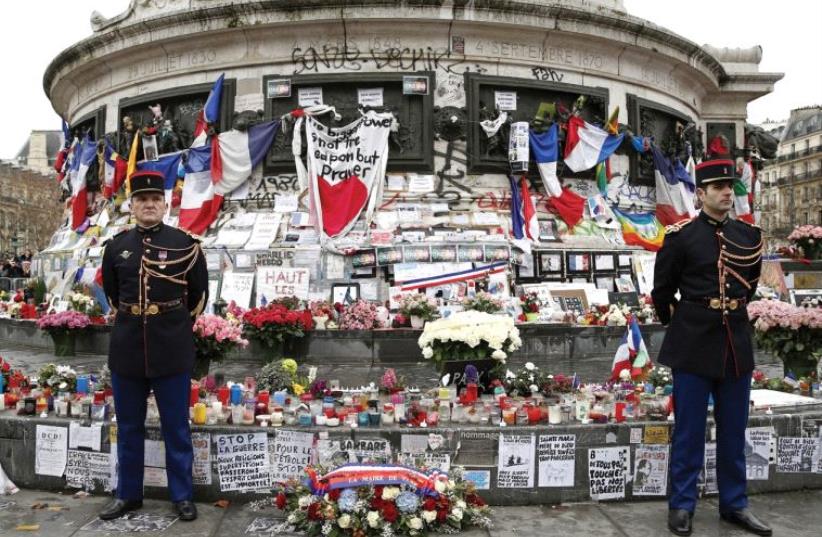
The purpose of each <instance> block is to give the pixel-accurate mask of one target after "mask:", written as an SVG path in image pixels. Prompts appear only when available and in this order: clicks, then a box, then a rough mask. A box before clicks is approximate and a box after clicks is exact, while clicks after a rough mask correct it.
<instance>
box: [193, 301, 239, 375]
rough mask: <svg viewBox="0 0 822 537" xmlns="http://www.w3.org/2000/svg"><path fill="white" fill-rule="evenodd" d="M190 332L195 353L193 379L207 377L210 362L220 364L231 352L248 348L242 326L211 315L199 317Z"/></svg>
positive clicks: (236, 322)
mask: <svg viewBox="0 0 822 537" xmlns="http://www.w3.org/2000/svg"><path fill="white" fill-rule="evenodd" d="M192 330H193V331H194V347H195V349H196V351H197V354H196V355H195V358H194V369H193V370H192V374H191V376H192V378H194V379H200V378H203V377H204V376H206V375H208V370H209V367H210V366H211V363H212V362H216V363H220V362H222V361H223V360H224V359H225V357H226V354H228V353H229V352H231V351H232V350H234V349H236V348H237V347H241V348H245V347H247V346H248V340H247V339H243V328H242V325H241V324H240V323H239V322H238V321H236V320H234V321H232V320H228V319H224V318H222V317H220V316H218V315H211V314H205V315H200V316H199V317H197V320H196V321H194V326H193V327H192Z"/></svg>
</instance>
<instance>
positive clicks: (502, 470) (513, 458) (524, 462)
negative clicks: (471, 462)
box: [497, 434, 536, 489]
mask: <svg viewBox="0 0 822 537" xmlns="http://www.w3.org/2000/svg"><path fill="white" fill-rule="evenodd" d="M535 444H536V442H535V440H534V435H533V434H513V435H506V434H501V435H500V437H499V451H498V453H499V459H498V462H497V487H498V488H501V489H504V488H509V489H510V488H531V487H533V486H534V450H535Z"/></svg>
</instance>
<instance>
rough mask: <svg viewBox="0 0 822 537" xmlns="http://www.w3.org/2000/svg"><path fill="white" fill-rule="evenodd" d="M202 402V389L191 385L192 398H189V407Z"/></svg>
mask: <svg viewBox="0 0 822 537" xmlns="http://www.w3.org/2000/svg"><path fill="white" fill-rule="evenodd" d="M199 401H200V387H199V386H198V385H197V384H192V385H191V396H190V397H189V398H188V406H194V405H196V404H197V403H198V402H199Z"/></svg>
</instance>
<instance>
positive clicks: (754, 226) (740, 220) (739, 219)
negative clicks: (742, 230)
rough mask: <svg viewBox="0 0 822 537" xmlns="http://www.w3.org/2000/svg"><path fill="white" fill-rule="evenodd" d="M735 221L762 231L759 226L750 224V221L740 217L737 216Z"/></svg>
mask: <svg viewBox="0 0 822 537" xmlns="http://www.w3.org/2000/svg"><path fill="white" fill-rule="evenodd" d="M736 221H737V222H742V223H743V224H745V225H747V226H748V227H752V228H755V229H758V230H759V231H762V228H761V227H759V226H757V225H756V224H752V223H750V222H748V221H746V220H742V219H741V218H737V219H736Z"/></svg>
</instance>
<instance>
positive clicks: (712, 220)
mask: <svg viewBox="0 0 822 537" xmlns="http://www.w3.org/2000/svg"><path fill="white" fill-rule="evenodd" d="M699 217H700V218H701V219H702V220H703V221H705V222H706V223H708V224H711V225H712V226H714V227H722V226H724V225H725V224H726V223H727V222H728V216H725V219H724V220H722V221H721V222H720V221H719V220H717V219H716V218H714V217H712V216H708V215H707V214H706V213H705V211H700V213H699Z"/></svg>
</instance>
